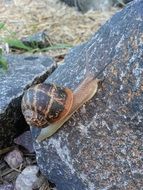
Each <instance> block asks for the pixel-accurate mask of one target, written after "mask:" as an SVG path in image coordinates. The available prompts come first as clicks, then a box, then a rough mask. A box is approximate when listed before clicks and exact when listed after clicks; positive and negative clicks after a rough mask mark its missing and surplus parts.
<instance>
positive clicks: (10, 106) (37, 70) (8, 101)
mask: <svg viewBox="0 0 143 190" xmlns="http://www.w3.org/2000/svg"><path fill="white" fill-rule="evenodd" d="M6 59H7V61H8V70H7V71H5V72H2V70H1V72H0V149H1V148H4V147H7V146H10V145H11V144H12V143H13V138H14V137H15V136H16V135H17V134H19V133H21V132H23V131H24V130H25V129H26V128H25V127H26V126H25V127H24V123H25V122H24V119H23V116H22V113H21V106H20V104H21V95H22V94H23V91H24V89H26V88H28V87H29V86H31V85H32V84H35V83H39V82H43V81H44V80H45V79H46V78H47V77H48V76H49V74H51V72H52V71H53V70H54V69H55V68H56V64H55V62H54V60H52V59H51V58H49V57H47V56H38V55H37V56H36V55H34V56H33V55H32V56H30V55H8V56H6Z"/></svg>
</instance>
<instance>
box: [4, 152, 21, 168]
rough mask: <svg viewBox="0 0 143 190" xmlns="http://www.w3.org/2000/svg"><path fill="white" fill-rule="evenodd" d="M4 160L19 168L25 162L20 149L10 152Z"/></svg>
mask: <svg viewBox="0 0 143 190" xmlns="http://www.w3.org/2000/svg"><path fill="white" fill-rule="evenodd" d="M4 160H5V161H6V162H7V164H8V165H9V166H10V167H11V168H18V167H19V166H20V165H21V164H22V162H23V156H22V153H21V152H20V151H19V150H17V149H16V150H13V151H11V152H9V153H8V154H7V155H6V156H5V157H4Z"/></svg>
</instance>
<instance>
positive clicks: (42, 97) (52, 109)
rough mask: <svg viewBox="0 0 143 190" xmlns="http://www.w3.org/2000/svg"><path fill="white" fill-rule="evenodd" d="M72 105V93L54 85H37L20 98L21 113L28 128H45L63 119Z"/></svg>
mask: <svg viewBox="0 0 143 190" xmlns="http://www.w3.org/2000/svg"><path fill="white" fill-rule="evenodd" d="M72 104H73V93H72V91H71V90H70V89H68V88H63V87H58V86H56V85H54V84H38V85H35V86H33V87H31V88H29V89H28V90H27V91H26V92H25V94H24V95H23V98H22V104H21V108H22V113H23V115H24V117H25V119H26V121H27V123H28V124H29V125H30V126H36V127H46V126H47V125H48V124H49V123H53V122H56V121H58V120H60V119H61V118H63V117H65V116H66V115H67V114H68V113H69V111H70V109H71V107H72Z"/></svg>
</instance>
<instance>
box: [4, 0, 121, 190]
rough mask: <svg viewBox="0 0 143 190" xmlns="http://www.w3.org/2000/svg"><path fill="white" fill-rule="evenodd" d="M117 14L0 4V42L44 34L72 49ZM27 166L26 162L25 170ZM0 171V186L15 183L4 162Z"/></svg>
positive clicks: (47, 2) (30, 2) (29, 0)
mask: <svg viewBox="0 0 143 190" xmlns="http://www.w3.org/2000/svg"><path fill="white" fill-rule="evenodd" d="M118 10H119V9H117V8H112V10H110V11H108V12H99V11H96V12H93V11H89V12H88V13H86V14H82V13H80V12H77V10H76V9H75V8H70V7H68V6H66V5H65V4H62V3H60V2H58V1H57V0H55V1H54V0H43V1H39V0H22V1H21V0H13V1H12V0H0V23H5V28H3V29H0V39H1V38H6V37H9V36H10V35H12V36H13V38H18V39H20V38H21V37H24V36H28V35H31V34H33V33H36V32H39V31H43V30H46V31H47V32H48V35H49V39H50V43H51V44H61V43H62V44H70V45H73V46H75V45H77V44H80V43H82V42H85V41H87V40H88V39H89V38H90V37H91V36H92V35H93V34H94V33H95V32H96V31H97V30H98V29H99V28H100V26H101V25H103V24H104V23H105V22H106V21H107V20H108V19H109V18H110V17H111V16H112V15H113V14H114V13H115V12H117V11H118ZM0 43H1V42H0ZM67 51H68V49H60V50H59V49H57V50H54V51H51V50H50V51H48V52H47V54H48V55H50V56H52V57H56V56H60V55H62V54H66V53H67ZM26 155H29V156H26V159H30V160H31V163H35V161H36V160H35V157H33V155H30V154H27V153H26ZM26 164H27V162H25V164H24V167H26ZM0 170H2V171H1V172H3V173H1V175H0V182H9V181H12V182H14V181H15V178H16V176H17V175H18V172H17V171H12V170H11V169H10V168H9V167H8V166H7V164H6V163H5V162H4V161H3V159H1V160H0ZM3 177H4V179H3ZM45 189H47V190H48V189H49V188H48V187H46V188H45Z"/></svg>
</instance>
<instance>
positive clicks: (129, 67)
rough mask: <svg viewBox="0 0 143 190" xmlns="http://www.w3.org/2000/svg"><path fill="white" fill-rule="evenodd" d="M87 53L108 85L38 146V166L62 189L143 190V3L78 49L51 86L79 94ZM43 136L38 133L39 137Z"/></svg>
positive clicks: (128, 9) (92, 67)
mask: <svg viewBox="0 0 143 190" xmlns="http://www.w3.org/2000/svg"><path fill="white" fill-rule="evenodd" d="M86 52H88V67H89V70H90V71H91V72H94V73H95V76H98V78H100V77H102V76H104V78H105V80H104V81H103V83H102V86H101V87H100V88H99V89H98V92H97V94H96V95H95V96H94V98H93V99H92V100H91V101H89V102H88V103H87V104H86V106H83V107H82V108H81V109H80V110H79V111H78V112H76V113H75V114H74V115H73V116H72V118H71V119H70V120H69V121H68V122H67V123H66V124H65V125H64V126H63V127H62V128H61V129H60V130H59V131H58V132H57V133H56V134H54V136H52V137H51V138H50V139H46V140H44V141H43V142H41V143H36V142H34V147H35V150H36V154H37V161H38V165H39V167H40V169H41V171H42V172H43V173H44V174H45V175H46V176H47V178H48V179H49V180H50V181H51V182H53V183H55V184H56V186H57V189H58V190H103V189H104V190H105V189H106V190H117V189H120V190H128V189H129V190H130V189H133V190H137V189H138V190H141V189H142V187H143V180H142V179H143V168H142V166H143V156H142V150H143V136H142V135H143V1H142V0H138V1H134V3H132V4H130V5H129V6H127V7H126V8H125V9H123V10H122V11H121V12H118V13H117V14H115V15H114V16H113V17H112V18H111V20H109V21H108V22H107V23H106V24H105V25H104V26H102V27H101V29H100V30H99V31H98V32H97V33H96V34H95V35H94V37H93V38H92V39H91V40H90V41H89V42H88V43H87V44H84V45H82V46H79V47H77V48H74V49H72V51H71V52H70V54H69V55H68V57H67V58H66V59H65V64H64V65H63V66H61V67H59V68H58V69H56V71H55V72H54V73H53V74H52V75H51V76H50V77H49V78H48V80H46V82H51V81H54V82H55V83H57V84H59V85H64V86H67V87H70V88H71V89H73V90H74V89H76V87H77V86H78V84H79V83H80V82H81V81H82V80H83V78H84V73H85V72H84V68H85V64H86V63H85V57H86ZM59 73H60V74H59ZM38 133H39V130H37V129H34V128H33V130H32V134H33V137H34V138H35V137H36V136H37V135H38Z"/></svg>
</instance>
